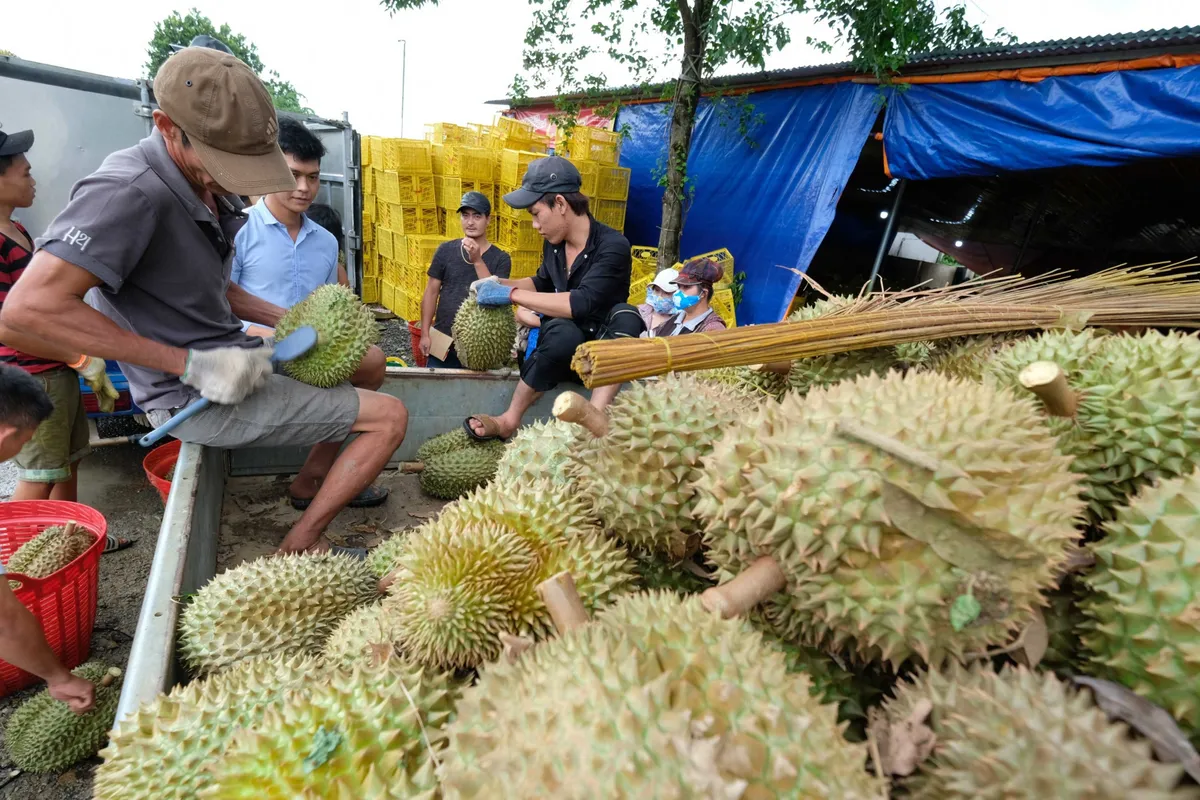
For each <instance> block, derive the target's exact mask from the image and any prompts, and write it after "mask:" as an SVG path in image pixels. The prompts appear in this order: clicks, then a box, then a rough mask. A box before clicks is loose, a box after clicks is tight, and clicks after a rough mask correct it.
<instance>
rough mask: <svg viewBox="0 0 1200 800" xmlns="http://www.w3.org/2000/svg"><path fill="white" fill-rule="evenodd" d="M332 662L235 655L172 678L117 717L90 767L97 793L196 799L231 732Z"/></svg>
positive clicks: (124, 799) (321, 675) (253, 721)
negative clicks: (184, 678)
mask: <svg viewBox="0 0 1200 800" xmlns="http://www.w3.org/2000/svg"><path fill="white" fill-rule="evenodd" d="M329 673H330V670H329V669H328V668H326V667H325V666H323V665H322V664H321V663H320V662H319V661H318V660H317V659H315V658H312V657H309V656H282V655H275V656H268V657H262V658H250V659H246V660H245V661H241V662H239V663H237V664H235V665H233V666H232V667H230V668H228V669H226V670H224V671H223V672H219V673H215V674H212V675H210V676H208V677H207V678H203V679H200V680H197V681H193V682H192V683H189V684H187V685H186V686H177V687H175V688H174V689H172V690H171V691H170V692H169V693H168V694H161V695H159V696H158V697H157V698H155V699H154V700H152V701H151V702H149V703H147V704H145V705H143V706H142V707H141V708H140V709H138V711H137V712H136V713H134V714H131V715H129V716H128V717H126V718H125V719H123V720H121V721H119V722H117V725H116V727H115V728H114V730H113V732H112V735H111V736H110V738H109V743H108V746H107V747H106V748H105V749H104V750H102V751H101V752H100V757H101V758H103V759H104V763H103V764H101V765H100V767H99V768H98V769H97V770H96V779H95V786H94V792H95V798H96V800H194V799H195V798H196V797H197V796H198V793H199V792H200V791H201V790H202V789H203V788H205V787H207V786H209V785H210V784H211V777H210V775H209V773H208V771H207V770H208V768H209V766H211V765H212V764H213V762H214V761H216V760H218V759H219V758H220V757H221V753H222V752H223V751H224V750H225V747H226V745H227V744H228V743H229V741H230V739H231V738H232V737H233V735H234V734H235V733H237V732H238V731H240V730H242V729H243V728H252V727H254V726H255V725H257V724H258V723H259V722H261V720H262V718H263V714H264V713H265V711H266V709H267V708H268V707H270V706H273V705H274V704H276V703H277V702H278V701H279V699H280V698H281V697H283V695H284V694H285V693H287V692H288V690H290V689H292V688H296V687H305V686H310V687H311V686H320V685H322V684H323V683H324V682H325V681H326V679H327V676H328V675H329Z"/></svg>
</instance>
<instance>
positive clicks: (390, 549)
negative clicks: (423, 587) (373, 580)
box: [367, 528, 412, 578]
mask: <svg viewBox="0 0 1200 800" xmlns="http://www.w3.org/2000/svg"><path fill="white" fill-rule="evenodd" d="M411 532H412V530H411V529H407V528H406V529H402V530H394V531H392V535H391V536H389V537H388V538H387V539H384V540H383V543H382V544H380V545H379V546H377V547H375V548H374V549H372V550H371V551H369V552H368V553H367V565H368V566H369V567H370V568H371V571H372V572H374V573H375V576H376V577H378V578H382V577H384V576H386V575H387V574H388V573H390V572H391V571H392V570H393V569H395V568H396V558H397V557H398V556H399V555H400V551H401V550H402V549H403V548H404V542H405V539H406V538H407V537H408V534H409V533H411Z"/></svg>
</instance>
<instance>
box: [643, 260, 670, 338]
mask: <svg viewBox="0 0 1200 800" xmlns="http://www.w3.org/2000/svg"><path fill="white" fill-rule="evenodd" d="M678 277H679V270H677V269H670V268H667V269H664V270H663V271H662V272H660V273H658V274H657V275H655V276H654V281H653V282H652V283H651V284H650V285H649V286H647V287H646V302H644V303H642V304H641V305H640V306H638V307H637V309H638V313H639V314H641V315H642V324H643V325H645V326H646V330H645V331H643V332H642V336H643V337H648V336H653V335H654V329H655V328H657V327H658V326H659V325H662V324H663V323H664V322H666V321H667V320H668V319H670V318H671V317H673V316H675V314H676V313H678V312H677V311H676V310H675V303H674V302H673V301H672V300H671V296H672V295H673V294H675V283H674V281H675V279H676V278H678Z"/></svg>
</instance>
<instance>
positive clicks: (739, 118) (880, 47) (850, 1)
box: [381, 0, 1004, 267]
mask: <svg viewBox="0 0 1200 800" xmlns="http://www.w3.org/2000/svg"><path fill="white" fill-rule="evenodd" d="M437 2H438V0H381V4H382V5H383V6H384V7H385V8H387V9H388V10H389V11H392V12H395V11H398V10H401V9H411V8H419V7H421V6H424V5H426V4H427V3H428V4H436V3H437ZM529 2H530V5H531V6H532V7H533V22H532V24H531V25H530V27H529V30H528V31H527V32H526V34H525V49H524V54H523V59H522V67H523V71H522V73H521V74H520V75H518V76H517V77H516V78H515V79H514V81H513V96H514V99H516V100H517V101H518V102H520V101H521V100H522V99H524V98H526V97H528V96H529V95H531V94H541V93H552V94H554V95H556V96H558V98H559V102H558V107H559V109H560V111H561V112H563V113H564V114H565V115H566V116H570V115H571V114H573V113H575V112H576V111H577V110H578V109H579V108H580V107H581V106H583V105H590V106H595V105H597V104H598V103H597V98H601V97H604V98H606V99H607V98H608V97H609V94H608V93H606V92H605V91H604V90H605V89H606V88H607V87H608V86H609V85H610V83H609V79H608V76H607V75H606V73H605V71H604V70H605V67H611V66H612V65H613V64H614V63H615V64H617V65H619V66H621V67H623V68H624V70H625V71H626V72H627V73H629V74H631V75H632V76H633V80H634V83H635V84H638V85H640V87H641V88H640V94H642V95H643V96H644V95H645V94H646V93H647V92H649V91H651V85H652V84H653V83H654V82H655V81H658V80H660V79H661V76H662V75H663V74H669V73H670V72H674V73H675V74H677V76H678V77H676V78H675V79H674V80H672V81H671V82H669V83H667V84H666V85H665V86H664V87H663V88H662V89H661V96H662V98H663V100H664V101H666V102H669V104H670V109H669V113H670V115H671V124H670V127H669V133H668V142H667V157H666V163H665V164H663V165H662V173H663V174H662V178H661V180H660V183H661V185H662V186H663V188H664V192H663V211H662V222H661V225H660V231H661V233H660V237H659V242H658V258H659V266H660V267H663V266H670V265H671V264H672V263H674V262H675V261H677V260H678V259H679V238H680V235H681V234H682V232H683V219H684V211H685V206H686V204H687V202H688V200H689V197H690V194H691V191H692V187H691V183H690V181H689V180H688V176H687V158H688V153H689V152H690V150H691V141H692V131H693V128H694V127H695V122H696V111H697V108H698V106H699V101H700V97H701V95H702V94H703V93H704V92H705V91H706V90H710V87H711V84H712V78H713V76H714V75H715V74H716V73H717V71H719V70H721V69H722V68H724V67H726V66H729V65H733V66H740V67H743V68H749V69H763V68H764V67H765V64H766V58H767V56H769V55H771V54H772V53H774V52H777V51H779V50H782V49H783V48H784V47H786V46H787V45H788V44H790V43H791V40H792V36H791V30H790V27H789V26H790V23H791V22H793V21H795V19H796V18H797V17H798V16H799V15H802V14H808V15H810V18H812V19H815V20H817V21H820V22H824V23H826V24H827V25H829V27H830V28H831V29H832V30H833V32H834V35H835V37H836V38H835V41H837V42H841V43H842V44H844V45H846V46H847V47H848V48H849V50H850V54H851V58H852V59H853V63H854V64H855V66H856V68H857V69H859V70H861V71H863V72H870V73H874V74H875V75H876V76H877V77H879V78H880V79H881V81H883V82H885V83H886V82H890V81H891V80H892V79H893V77H894V75H895V73H896V71H897V70H898V69H899V68H900V67H902V66H903V65H904V64H905V63H906V62H907V60H908V59H909V58H911V57H912V56H913V55H916V54H919V53H925V52H931V51H933V50H937V49H942V48H960V47H973V46H977V45H980V44H985V43H987V42H988V38H987V37H986V36H985V35H984V33H983V32H982V31H981V30H980V29H979V28H977V27H975V26H973V25H971V24H970V23H968V22H967V20H966V17H965V7H964V6H962V5H955V6H953V7H951V8H949V9H946V10H939V9H938V7H937V5H935V2H934V0H529ZM997 35H1000V36H1002V35H1004V34H1003V32H1002V31H1001V32H999V33H998V34H997ZM808 43H809V44H811V45H815V46H816V47H818V48H820V49H822V50H824V51H827V52H828V51H830V50H832V49H833V43H831V42H825V41H818V40H814V39H809V40H808ZM721 102H722V103H724V102H736V103H738V104H739V107H738V108H737V109H735V110H734V111H733V112H732V113H731V114H730V116H731V117H732V118H733V119H734V120H736V122H737V124H738V127H739V130H741V131H742V132H743V134H746V135H747V138H748V139H750V138H751V137H750V136H749V133H750V132H751V129H752V122H753V119H754V114H753V108H752V105H750V106H747V103H746V101H745V99H744V98H742V99H732V98H731V99H730V100H725V99H722V100H721ZM606 110H608V109H606ZM613 110H615V109H613ZM748 145H749V146H753V143H752V141H749V142H748Z"/></svg>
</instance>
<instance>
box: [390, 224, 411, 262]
mask: <svg viewBox="0 0 1200 800" xmlns="http://www.w3.org/2000/svg"><path fill="white" fill-rule="evenodd" d="M392 252H393V253H395V255H394V256H392V260H393V261H395V262H396V263H397V264H407V263H408V237H407V236H405V235H404V234H402V233H396V232H394V231H393V232H392Z"/></svg>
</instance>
